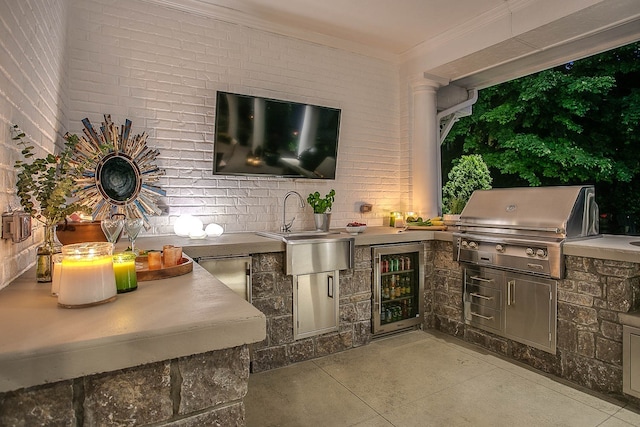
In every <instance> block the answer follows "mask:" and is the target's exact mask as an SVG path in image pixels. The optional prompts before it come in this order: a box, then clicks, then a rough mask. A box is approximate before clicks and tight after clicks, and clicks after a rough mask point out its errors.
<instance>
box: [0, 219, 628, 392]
mask: <svg viewBox="0 0 640 427" xmlns="http://www.w3.org/2000/svg"><path fill="white" fill-rule="evenodd" d="M399 231H400V229H395V228H391V227H369V228H367V230H366V231H365V232H364V233H361V234H358V235H356V236H354V239H355V244H356V245H381V244H394V243H405V242H416V241H428V240H442V241H451V240H452V233H451V231H431V230H407V231H402V232H399ZM633 241H640V237H633V236H611V235H604V236H599V237H596V238H592V239H585V240H576V241H570V242H567V243H565V245H564V252H565V254H567V255H575V256H585V257H591V258H599V259H610V260H617V261H629V262H639V263H640V247H638V246H634V245H631V244H630V243H631V242H633ZM167 244H171V245H175V246H182V247H183V251H184V252H185V253H186V254H187V255H189V256H191V257H225V256H240V255H248V254H255V253H266V252H282V251H284V250H285V246H286V245H285V243H284V242H282V241H279V240H275V239H271V238H267V237H262V236H258V235H256V234H255V233H251V232H246V233H228V234H223V235H222V236H219V237H216V238H205V239H189V238H183V237H177V236H175V235H169V236H153V237H142V238H140V239H138V240H137V241H136V247H137V248H139V249H147V250H152V249H162V246H163V245H167ZM122 246H126V240H125V241H124V242H120V243H119V247H122ZM50 287H51V286H50V284H41V283H36V282H35V272H34V270H33V269H32V270H30V271H28V272H27V273H25V274H23V275H22V276H21V277H20V278H19V279H17V280H16V281H14V282H13V283H12V284H10V285H9V286H7V287H5V288H4V289H2V290H0V321H1V322H2V324H3V325H4V327H3V328H1V329H0V392H3V391H8V390H14V389H18V388H22V387H29V386H32V385H37V384H43V383H48V382H54V381H60V380H64V379H70V378H76V377H80V376H84V375H91V374H95V373H99V372H107V371H113V370H117V369H122V368H126V367H131V366H137V365H141V364H144V363H150V362H156V361H161V360H167V359H172V358H176V357H181V356H187V355H191V354H198V353H203V352H207V351H212V350H218V349H222V348H229V347H234V346H238V345H242V344H249V343H253V342H258V341H261V340H263V339H264V337H265V334H266V325H265V316H264V315H263V314H262V313H261V312H260V311H258V310H257V309H256V308H255V307H253V306H252V305H251V304H249V303H248V302H246V301H244V300H243V299H242V298H240V297H239V296H238V295H236V294H235V293H234V292H233V291H231V290H230V289H229V288H227V287H226V286H224V285H223V284H222V283H221V282H219V281H218V280H217V279H215V278H213V277H212V276H211V275H210V274H209V273H208V272H206V271H205V270H204V269H203V268H202V267H200V266H199V265H197V264H196V263H194V269H193V272H192V273H189V274H187V275H184V276H179V277H174V278H170V279H163V280H156V281H151V282H140V283H139V286H138V290H136V291H134V292H131V293H127V294H122V295H119V296H118V298H117V300H116V301H114V302H111V303H107V304H104V305H100V306H95V307H90V308H83V309H63V308H58V306H57V301H56V299H55V298H54V297H52V296H51V295H50Z"/></svg>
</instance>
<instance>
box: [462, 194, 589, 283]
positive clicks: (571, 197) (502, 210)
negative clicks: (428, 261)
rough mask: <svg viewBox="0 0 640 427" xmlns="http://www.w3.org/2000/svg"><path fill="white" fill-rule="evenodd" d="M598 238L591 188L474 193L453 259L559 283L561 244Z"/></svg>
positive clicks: (561, 275)
mask: <svg viewBox="0 0 640 427" xmlns="http://www.w3.org/2000/svg"><path fill="white" fill-rule="evenodd" d="M597 234H598V205H597V204H596V202H595V191H594V188H593V187H592V186H562V187H527V188H500V189H492V190H478V191H475V192H474V193H473V195H472V196H471V198H470V199H469V202H468V203H467V205H466V207H465V209H464V211H463V212H462V215H461V217H460V231H459V232H456V233H454V259H455V260H456V261H459V262H463V263H469V264H474V265H482V266H492V267H496V268H500V269H505V270H510V271H517V272H522V273H528V274H534V275H539V276H544V277H551V278H555V279H561V278H562V277H563V276H564V256H563V254H562V244H563V243H564V242H565V241H566V240H567V239H578V238H586V237H590V236H595V235H597Z"/></svg>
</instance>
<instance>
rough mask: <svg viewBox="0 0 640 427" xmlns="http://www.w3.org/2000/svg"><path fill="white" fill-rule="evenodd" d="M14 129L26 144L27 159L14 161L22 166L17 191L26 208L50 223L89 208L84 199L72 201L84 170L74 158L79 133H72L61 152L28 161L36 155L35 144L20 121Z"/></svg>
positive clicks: (16, 134) (16, 164) (30, 212)
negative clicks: (83, 202) (83, 204)
mask: <svg viewBox="0 0 640 427" xmlns="http://www.w3.org/2000/svg"><path fill="white" fill-rule="evenodd" d="M12 131H13V134H14V135H13V137H12V139H13V140H14V141H16V143H17V144H18V145H19V146H21V147H22V151H21V154H22V156H23V157H24V159H25V160H16V162H15V164H14V167H15V168H16V169H17V170H18V175H17V178H18V180H17V182H16V187H17V195H18V197H19V198H20V205H21V206H22V208H23V209H24V211H25V212H27V213H28V214H29V215H31V216H32V217H33V218H35V219H37V220H39V221H41V222H43V223H45V224H48V225H53V224H57V223H58V222H60V221H62V220H64V219H65V218H66V217H67V216H68V215H71V214H72V213H74V212H78V211H82V212H88V208H86V207H83V206H82V205H81V203H80V202H78V201H73V202H72V201H70V199H71V198H72V196H73V194H72V193H73V190H74V189H75V187H76V179H77V178H79V177H80V176H81V175H82V170H83V168H82V167H81V166H80V165H78V164H77V162H75V161H74V160H73V157H74V151H75V148H76V145H77V144H78V142H79V139H78V137H77V136H76V135H71V136H69V137H68V138H67V139H66V141H65V146H64V149H63V150H62V151H61V152H60V153H59V154H57V155H54V154H47V155H46V156H45V157H43V158H38V159H34V160H32V161H31V162H28V160H30V159H31V158H32V157H33V156H34V152H33V150H34V146H33V144H32V143H31V142H29V141H26V140H25V138H26V135H25V133H24V132H23V131H22V130H21V129H20V128H19V127H18V125H13V129H12Z"/></svg>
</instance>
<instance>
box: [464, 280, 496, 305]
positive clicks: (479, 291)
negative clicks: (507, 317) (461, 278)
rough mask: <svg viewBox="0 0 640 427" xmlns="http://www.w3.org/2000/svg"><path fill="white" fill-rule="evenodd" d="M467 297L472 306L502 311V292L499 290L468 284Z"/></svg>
mask: <svg viewBox="0 0 640 427" xmlns="http://www.w3.org/2000/svg"><path fill="white" fill-rule="evenodd" d="M465 297H466V299H467V301H468V302H470V303H471V304H475V305H481V306H483V307H487V308H492V309H494V310H500V309H501V307H502V291H501V290H499V289H495V288H489V287H486V286H479V285H475V284H467V289H466V294H465Z"/></svg>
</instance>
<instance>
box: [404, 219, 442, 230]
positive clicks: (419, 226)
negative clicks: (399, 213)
mask: <svg viewBox="0 0 640 427" xmlns="http://www.w3.org/2000/svg"><path fill="white" fill-rule="evenodd" d="M410 219H413V218H407V222H406V223H405V226H406V227H407V230H434V231H437V230H441V231H442V230H446V229H447V226H446V225H445V224H444V221H442V217H441V216H437V217H434V218H427V219H423V218H422V217H417V218H415V221H410Z"/></svg>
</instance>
